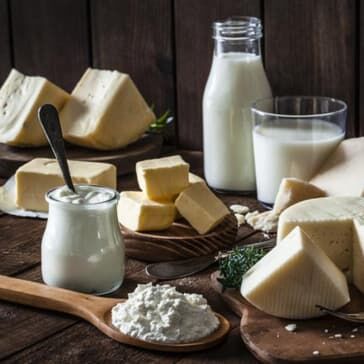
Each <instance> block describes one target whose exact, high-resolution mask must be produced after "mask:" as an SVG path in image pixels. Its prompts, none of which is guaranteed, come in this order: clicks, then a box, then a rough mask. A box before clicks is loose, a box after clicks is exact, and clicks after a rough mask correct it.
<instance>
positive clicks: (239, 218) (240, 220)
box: [234, 214, 245, 227]
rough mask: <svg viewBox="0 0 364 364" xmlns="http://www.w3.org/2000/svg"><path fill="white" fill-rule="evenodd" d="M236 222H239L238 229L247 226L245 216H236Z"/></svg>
mask: <svg viewBox="0 0 364 364" xmlns="http://www.w3.org/2000/svg"><path fill="white" fill-rule="evenodd" d="M234 215H235V217H236V221H237V222H238V227H240V226H241V225H244V224H245V216H244V215H242V214H234Z"/></svg>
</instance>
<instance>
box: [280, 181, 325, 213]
mask: <svg viewBox="0 0 364 364" xmlns="http://www.w3.org/2000/svg"><path fill="white" fill-rule="evenodd" d="M325 196H326V193H325V192H324V191H323V190H321V189H320V188H318V187H316V186H314V185H313V184H311V183H308V182H305V181H302V180H300V179H298V178H283V179H282V181H281V184H280V185H279V190H278V193H277V196H276V199H275V201H274V206H273V212H274V213H276V214H280V213H281V212H282V211H283V210H285V209H286V208H287V207H289V206H291V205H294V204H295V203H297V202H300V201H304V200H308V199H310V198H318V197H325Z"/></svg>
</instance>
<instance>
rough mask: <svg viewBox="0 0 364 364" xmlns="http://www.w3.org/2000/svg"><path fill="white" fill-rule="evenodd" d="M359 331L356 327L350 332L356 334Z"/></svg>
mask: <svg viewBox="0 0 364 364" xmlns="http://www.w3.org/2000/svg"><path fill="white" fill-rule="evenodd" d="M358 331H359V329H358V328H357V327H356V328H355V329H352V330H351V332H358Z"/></svg>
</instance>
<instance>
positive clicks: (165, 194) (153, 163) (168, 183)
mask: <svg viewBox="0 0 364 364" xmlns="http://www.w3.org/2000/svg"><path fill="white" fill-rule="evenodd" d="M189 168H190V167H189V164H188V163H186V162H185V161H184V160H183V159H182V158H181V156H179V155H175V156H171V157H164V158H158V159H149V160H145V161H141V162H138V163H137V164H136V174H137V179H138V184H139V187H140V189H141V190H142V191H143V192H144V193H145V194H146V195H147V196H148V198H149V199H151V200H157V201H158V200H159V201H172V200H174V199H175V198H176V197H177V195H178V194H179V193H180V192H181V191H183V190H184V189H185V188H187V187H188V185H189V176H188V173H189V172H188V171H189Z"/></svg>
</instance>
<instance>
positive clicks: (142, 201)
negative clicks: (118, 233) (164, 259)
mask: <svg viewBox="0 0 364 364" xmlns="http://www.w3.org/2000/svg"><path fill="white" fill-rule="evenodd" d="M175 216H176V207H175V206H174V203H173V202H167V203H161V202H157V201H151V200H149V199H148V198H147V197H146V196H145V194H144V193H143V192H141V191H124V192H122V193H121V194H120V200H119V203H118V219H119V222H120V223H121V224H123V225H124V226H125V227H127V228H128V229H130V230H133V231H153V230H164V229H167V228H168V227H170V226H171V225H172V223H173V221H174V218H175Z"/></svg>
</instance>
